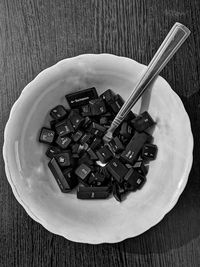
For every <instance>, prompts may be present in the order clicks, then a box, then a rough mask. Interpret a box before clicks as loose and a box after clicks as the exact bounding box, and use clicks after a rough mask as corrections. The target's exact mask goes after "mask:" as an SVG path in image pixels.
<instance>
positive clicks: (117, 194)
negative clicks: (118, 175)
mask: <svg viewBox="0 0 200 267" xmlns="http://www.w3.org/2000/svg"><path fill="white" fill-rule="evenodd" d="M125 193H126V190H125V189H124V188H123V187H122V186H120V185H119V184H118V183H116V182H115V183H114V184H113V196H114V198H115V199H116V200H117V201H119V202H121V201H122V196H123V195H124V194H125Z"/></svg>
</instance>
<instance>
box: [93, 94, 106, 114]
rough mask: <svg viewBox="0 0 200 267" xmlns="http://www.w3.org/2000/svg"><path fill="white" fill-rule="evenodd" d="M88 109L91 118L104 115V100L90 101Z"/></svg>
mask: <svg viewBox="0 0 200 267" xmlns="http://www.w3.org/2000/svg"><path fill="white" fill-rule="evenodd" d="M89 104H90V109H91V113H92V115H93V116H99V115H102V114H104V113H106V106H105V103H104V100H103V99H101V98H97V99H93V100H90V102H89Z"/></svg>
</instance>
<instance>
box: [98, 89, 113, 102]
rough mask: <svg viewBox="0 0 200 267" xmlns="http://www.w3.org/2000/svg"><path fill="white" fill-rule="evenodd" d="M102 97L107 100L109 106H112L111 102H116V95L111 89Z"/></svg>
mask: <svg viewBox="0 0 200 267" xmlns="http://www.w3.org/2000/svg"><path fill="white" fill-rule="evenodd" d="M100 97H101V98H102V99H103V100H105V102H106V103H107V104H110V102H113V101H114V97H115V94H114V93H113V91H112V90H111V89H108V90H106V91H105V92H103V94H101V95H100Z"/></svg>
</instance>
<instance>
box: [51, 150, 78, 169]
mask: <svg viewBox="0 0 200 267" xmlns="http://www.w3.org/2000/svg"><path fill="white" fill-rule="evenodd" d="M54 157H55V159H56V161H57V162H58V164H59V165H60V167H69V166H71V165H73V164H74V159H73V158H72V153H71V151H70V150H69V151H66V152H61V153H58V154H55V155H54Z"/></svg>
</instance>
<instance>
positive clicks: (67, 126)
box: [55, 120, 74, 136]
mask: <svg viewBox="0 0 200 267" xmlns="http://www.w3.org/2000/svg"><path fill="white" fill-rule="evenodd" d="M55 129H56V132H57V134H58V135H60V136H65V135H67V134H70V133H72V132H74V128H73V127H72V124H71V122H70V121H69V120H64V121H61V122H58V123H57V124H56V125H55Z"/></svg>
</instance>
